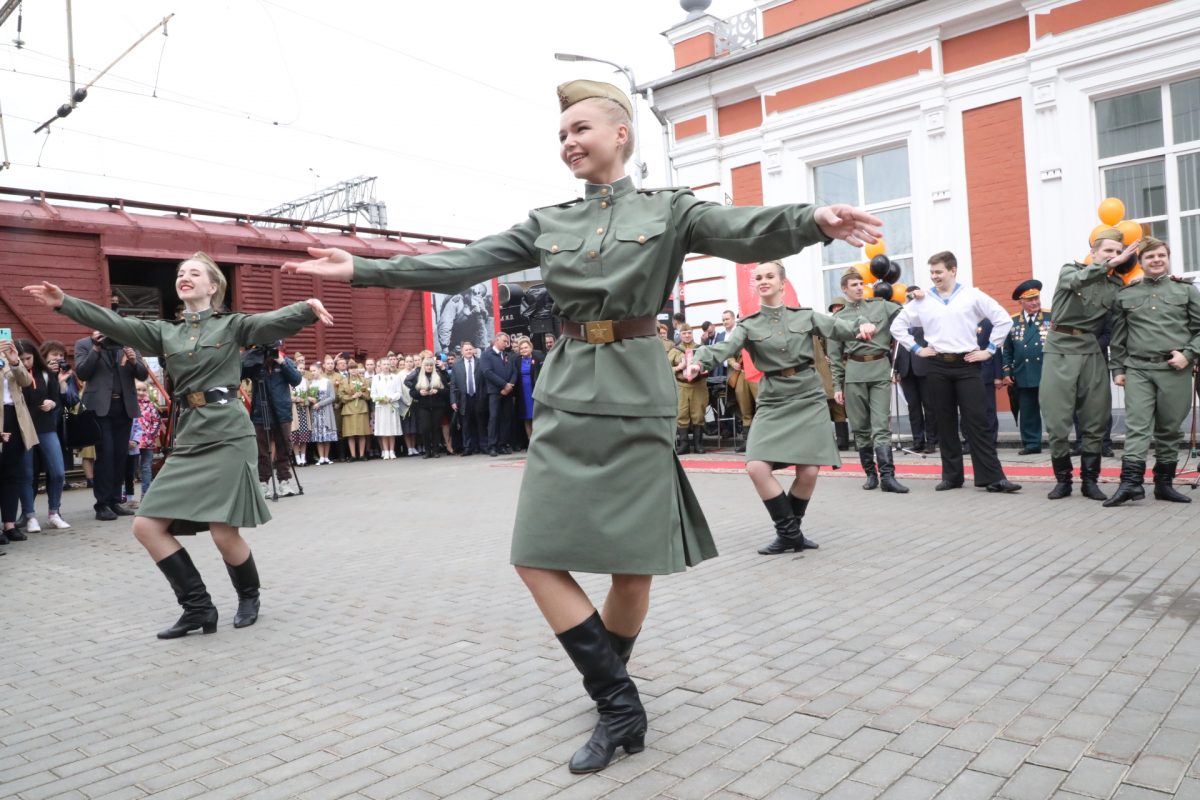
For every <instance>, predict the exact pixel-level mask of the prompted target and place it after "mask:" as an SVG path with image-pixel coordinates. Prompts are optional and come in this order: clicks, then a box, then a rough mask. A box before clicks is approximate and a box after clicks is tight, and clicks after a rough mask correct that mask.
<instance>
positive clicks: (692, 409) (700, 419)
mask: <svg viewBox="0 0 1200 800" xmlns="http://www.w3.org/2000/svg"><path fill="white" fill-rule="evenodd" d="M696 349H697V347H696V343H695V342H692V343H691V344H683V343H682V342H680V343H679V344H678V345H677V346H676V347H674V348H673V349H672V350H671V352H669V353H667V360H668V361H669V362H670V363H671V368H672V371H674V368H675V367H676V366H677V365H678V364H679V362H681V361H683V359H684V357H685V354H686V351H688V350H692V351H694V350H696ZM675 383H676V388H677V389H678V390H679V412H678V415H677V417H676V419H675V424H676V425H678V426H679V427H681V428H687V427H689V426H691V425H703V424H704V410H705V409H706V408H708V382H707V381H705V380H704V378H703V377H697V378H696V380H694V381H689V380H686V379H685V378H684V377H683V371H682V370H680V371H679V372H675Z"/></svg>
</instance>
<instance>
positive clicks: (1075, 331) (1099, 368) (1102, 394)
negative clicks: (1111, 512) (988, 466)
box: [1038, 228, 1134, 500]
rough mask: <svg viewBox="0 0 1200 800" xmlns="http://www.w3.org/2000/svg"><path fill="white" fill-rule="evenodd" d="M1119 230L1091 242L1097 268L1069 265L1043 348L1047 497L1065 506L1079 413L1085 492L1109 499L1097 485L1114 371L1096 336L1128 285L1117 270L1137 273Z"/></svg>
mask: <svg viewBox="0 0 1200 800" xmlns="http://www.w3.org/2000/svg"><path fill="white" fill-rule="evenodd" d="M1121 238H1122V237H1121V232H1120V231H1119V230H1117V229H1116V228H1109V229H1107V230H1102V231H1100V232H1099V233H1098V234H1096V238H1095V239H1094V240H1093V242H1092V263H1091V264H1086V265H1085V264H1080V263H1078V262H1072V263H1070V264H1064V265H1063V268H1062V269H1061V270H1060V271H1059V274H1058V285H1057V286H1056V287H1055V289H1054V302H1053V303H1052V305H1051V308H1052V309H1053V311H1054V322H1052V323H1051V324H1050V333H1049V334H1048V335H1047V336H1046V345H1045V347H1044V348H1043V350H1044V353H1045V361H1044V362H1043V366H1042V385H1041V387H1040V389H1039V391H1038V400H1039V402H1040V403H1041V407H1042V419H1043V420H1045V423H1046V435H1047V437H1048V438H1049V440H1050V463H1051V464H1052V465H1053V467H1054V480H1055V484H1054V488H1053V489H1051V490H1050V493H1049V494H1047V495H1046V496H1047V497H1048V498H1050V499H1051V500H1058V499H1060V498H1063V497H1066V496H1067V495H1069V494H1070V493H1071V472H1072V469H1073V465H1072V463H1071V444H1070V441H1069V437H1070V435H1071V428H1072V427H1073V424H1072V420H1073V417H1074V415H1075V414H1078V415H1079V426H1080V431H1081V434H1082V442H1083V455H1082V456H1081V458H1080V467H1079V482H1080V487H1079V491H1080V494H1082V495H1083V496H1084V497H1087V498H1089V499H1091V500H1106V499H1107V496H1106V495H1105V494H1104V492H1102V491H1100V487H1099V486H1098V485H1097V480H1098V479H1099V477H1100V447H1101V440H1102V439H1103V438H1104V428H1105V425H1106V424H1107V423H1108V419H1109V416H1110V415H1111V414H1112V395H1111V390H1110V388H1109V383H1108V365H1107V364H1106V363H1105V360H1104V353H1103V352H1101V350H1100V344H1099V342H1097V341H1096V337H1095V335H1094V331H1095V329H1096V326H1097V325H1099V324H1100V322H1101V321H1102V320H1103V319H1104V316H1105V314H1107V313H1108V310H1109V308H1111V307H1112V305H1113V303H1114V302H1115V300H1116V297H1117V292H1118V290H1120V288H1121V287H1122V286H1123V284H1122V282H1121V278H1120V277H1119V276H1117V275H1113V274H1111V271H1113V270H1119V271H1120V272H1127V271H1128V270H1129V269H1132V268H1133V263H1134V260H1133V254H1134V247H1133V246H1132V245H1131V246H1130V247H1127V248H1126V247H1124V246H1123V245H1122V242H1121Z"/></svg>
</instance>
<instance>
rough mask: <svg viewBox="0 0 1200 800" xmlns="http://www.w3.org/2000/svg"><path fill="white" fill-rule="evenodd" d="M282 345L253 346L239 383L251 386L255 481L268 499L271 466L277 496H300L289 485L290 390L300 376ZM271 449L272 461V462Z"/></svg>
mask: <svg viewBox="0 0 1200 800" xmlns="http://www.w3.org/2000/svg"><path fill="white" fill-rule="evenodd" d="M282 345H283V342H275V343H273V344H270V345H265V346H263V345H256V346H254V347H251V348H250V349H248V350H246V352H244V353H242V380H249V381H251V382H252V383H253V386H254V388H253V391H252V392H251V400H250V421H251V422H252V423H254V437H255V439H256V440H257V441H258V481H259V483H261V484H262V490H263V494H264V495H267V496H270V483H271V463H272V460H273V461H274V464H275V477H276V478H277V479H278V481H279V491H278V494H279V495H281V496H283V497H288V496H290V495H294V494H299V491H298V490H297V488H296V487H295V486H294V485H293V484H292V470H291V464H290V463H289V453H290V452H291V447H292V445H291V442H290V440H289V437H290V435H291V431H292V387H293V386H299V385H300V381H301V380H303V376H301V374H300V370H298V369H296V363H295V362H294V361H292V360H291V359H290V358H288V357H287V356H286V354H284V352H283V350H282V349H281V348H282ZM272 448H273V449H274V459H272V453H271V451H272Z"/></svg>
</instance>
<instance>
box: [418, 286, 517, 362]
mask: <svg viewBox="0 0 1200 800" xmlns="http://www.w3.org/2000/svg"><path fill="white" fill-rule="evenodd" d="M499 319H500V301H499V297H498V296H497V282H496V281H494V280H491V281H484V282H483V283H477V284H475V285H474V286H472V287H471V288H470V289H467V290H466V291H463V292H459V293H457V294H440V293H438V292H426V293H425V346H426V347H427V348H429V349H430V350H432V351H433V352H434V353H447V354H449V353H456V352H458V349H457V348H459V347H461V346H462V343H463V342H471V343H472V344H474V345H475V346H476V347H478V348H483V347H486V346H487V344H488V342H490V341H491V340H492V337H493V336H495V335H496V333H497V332H498V331H499V330H500V327H499Z"/></svg>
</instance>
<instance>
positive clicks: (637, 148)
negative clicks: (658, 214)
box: [554, 53, 650, 188]
mask: <svg viewBox="0 0 1200 800" xmlns="http://www.w3.org/2000/svg"><path fill="white" fill-rule="evenodd" d="M554 57H555V58H556V59H558V60H559V61H594V62H596V63H597V64H607V65H609V66H610V67H612V68H613V69H615V70H616V71H617V72H620V73H622V74H624V75H625V78H626V79H627V80H628V81H629V104H630V105H631V106H632V107H633V119H632V120H631V121H632V122H633V134H634V135H633V165H634V168H635V169H634V183H635V184H637V186H638V188H641V185H642V179H643V178H645V177H646V175H647V173H649V171H650V170H649V169H648V168H647V167H646V162H644V161H642V135H641V131H640V130H639V129H638V112H637V96H638V88H637V81H635V80H634V79H633V70H632V69H630V68H629V67H622V66H621V65H620V64H618V63H616V62H615V61H608V60H607V59H603V58H592V57H591V56H580V55H575V54H574V53H555V54H554Z"/></svg>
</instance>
